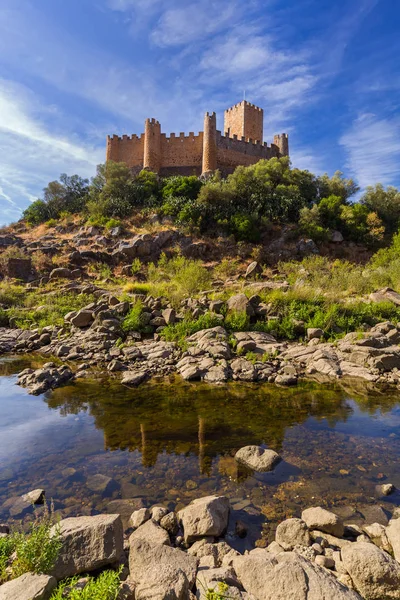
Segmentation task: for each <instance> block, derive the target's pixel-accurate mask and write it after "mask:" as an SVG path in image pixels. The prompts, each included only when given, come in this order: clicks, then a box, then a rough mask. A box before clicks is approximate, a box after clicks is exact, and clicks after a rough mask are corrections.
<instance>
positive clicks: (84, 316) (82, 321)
mask: <svg viewBox="0 0 400 600" xmlns="http://www.w3.org/2000/svg"><path fill="white" fill-rule="evenodd" d="M93 320H94V319H93V312H92V311H91V310H84V309H82V310H80V311H78V312H77V313H76V315H75V316H74V317H72V318H70V323H71V324H72V325H74V327H79V328H80V327H88V326H89V325H91V323H92V322H93Z"/></svg>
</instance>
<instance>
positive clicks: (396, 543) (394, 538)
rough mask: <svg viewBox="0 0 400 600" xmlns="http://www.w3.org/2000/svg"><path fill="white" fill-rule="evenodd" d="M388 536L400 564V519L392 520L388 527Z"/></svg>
mask: <svg viewBox="0 0 400 600" xmlns="http://www.w3.org/2000/svg"><path fill="white" fill-rule="evenodd" d="M386 536H387V538H388V540H389V542H390V544H391V546H392V548H393V555H394V557H395V559H396V560H397V562H399V563H400V519H391V520H390V521H389V525H388V526H387V527H386Z"/></svg>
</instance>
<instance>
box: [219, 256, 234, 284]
mask: <svg viewBox="0 0 400 600" xmlns="http://www.w3.org/2000/svg"><path fill="white" fill-rule="evenodd" d="M238 269H239V264H238V261H237V260H235V259H232V258H223V259H222V260H221V262H220V263H219V264H218V265H217V266H216V267H214V275H215V276H216V277H218V278H219V279H224V280H226V279H229V278H230V277H233V276H234V275H236V274H237V273H238Z"/></svg>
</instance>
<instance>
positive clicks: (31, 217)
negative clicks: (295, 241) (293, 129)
mask: <svg viewBox="0 0 400 600" xmlns="http://www.w3.org/2000/svg"><path fill="white" fill-rule="evenodd" d="M357 191H358V187H357V185H356V184H355V182H354V181H353V180H352V179H346V178H344V177H343V175H342V173H340V172H337V173H335V175H334V176H333V177H328V175H322V176H316V175H313V174H312V173H310V172H309V171H303V170H300V169H295V168H291V165H290V161H289V158H288V157H283V158H280V159H277V158H273V159H271V160H260V161H259V162H258V163H257V164H254V165H250V166H248V167H237V168H236V170H235V171H234V173H232V174H231V175H228V176H227V177H226V179H223V178H221V176H220V174H219V173H218V172H217V173H216V174H215V175H214V177H212V178H210V179H209V180H207V181H206V182H203V181H202V180H201V179H199V178H198V177H195V176H193V175H192V176H189V177H185V176H174V177H167V178H161V177H158V176H157V175H156V174H155V173H151V172H149V171H141V172H140V173H139V174H137V175H135V176H133V175H132V173H131V171H130V169H129V168H128V167H127V165H125V164H124V163H115V162H112V161H110V162H108V163H106V164H104V165H99V166H98V168H97V174H96V176H95V177H93V178H92V180H91V182H90V183H89V182H88V181H87V180H85V179H82V178H80V177H79V176H78V175H73V176H72V177H68V176H67V175H65V174H63V175H61V177H60V180H59V181H52V182H50V183H49V184H48V186H47V187H46V188H45V189H44V192H43V198H42V199H39V200H36V201H35V202H33V203H32V204H31V205H30V206H29V207H28V208H27V209H26V211H25V212H24V215H23V216H24V219H25V220H26V221H27V222H28V223H30V224H31V225H37V224H39V223H44V222H47V224H48V225H50V224H51V225H55V224H56V222H57V219H60V218H62V217H64V218H67V217H68V215H71V214H80V215H82V216H83V217H84V218H85V219H87V220H88V222H89V223H90V224H92V225H98V226H101V227H106V228H107V229H110V228H111V227H116V226H118V225H121V221H120V220H121V219H125V218H127V217H130V216H131V215H133V214H134V213H135V212H137V211H142V212H143V211H147V210H152V211H153V212H154V211H156V212H158V213H159V214H160V215H164V216H165V215H167V216H170V217H172V219H173V220H174V221H175V222H176V223H177V224H178V225H184V226H187V227H189V228H198V229H199V230H200V232H207V233H211V232H212V233H216V234H219V233H221V234H232V235H234V237H235V239H236V240H237V241H245V242H253V243H254V242H258V241H259V240H260V239H261V237H262V235H263V234H265V233H267V232H268V231H269V228H270V227H271V224H273V223H279V224H284V223H291V224H295V225H296V227H298V231H299V233H303V234H304V235H307V236H310V237H312V238H313V239H315V240H316V241H318V240H325V239H326V240H327V239H329V237H330V234H331V232H332V231H334V230H338V231H340V232H341V233H342V234H343V235H344V236H345V238H346V239H348V240H354V241H356V242H358V241H362V242H363V243H365V244H368V245H370V246H371V247H375V246H377V245H379V244H381V243H382V241H383V240H384V236H385V235H389V236H390V235H393V233H394V232H395V231H396V230H397V229H398V227H399V226H400V193H399V192H398V190H397V189H396V188H393V187H388V188H387V189H385V188H383V186H381V185H376V186H375V187H370V188H367V191H366V192H365V194H364V195H363V196H362V198H361V199H360V201H359V202H353V203H352V202H350V198H351V197H352V196H353V195H354V194H355V193H356V192H357Z"/></svg>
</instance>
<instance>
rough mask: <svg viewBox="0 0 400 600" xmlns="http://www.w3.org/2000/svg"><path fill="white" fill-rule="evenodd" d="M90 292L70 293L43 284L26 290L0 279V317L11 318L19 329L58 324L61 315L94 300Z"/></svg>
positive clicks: (59, 324) (60, 323)
mask: <svg viewBox="0 0 400 600" xmlns="http://www.w3.org/2000/svg"><path fill="white" fill-rule="evenodd" d="M93 299H94V297H93V296H92V295H91V294H73V293H72V292H63V291H60V290H56V289H53V288H52V287H51V286H48V287H43V288H42V289H41V290H40V292H38V291H31V292H29V291H27V290H26V289H25V288H24V287H23V286H19V285H9V284H6V283H0V305H2V306H3V308H2V309H1V310H0V321H1V322H6V321H7V322H11V323H13V324H14V325H15V326H16V327H19V328H21V329H30V328H31V327H39V328H43V327H46V326H48V325H56V326H61V325H63V324H64V317H65V315H66V314H67V313H69V312H71V311H72V310H79V309H81V308H83V307H84V306H86V305H87V304H89V303H90V302H93Z"/></svg>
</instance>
